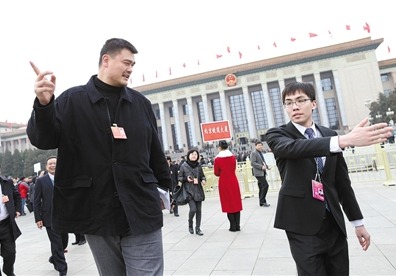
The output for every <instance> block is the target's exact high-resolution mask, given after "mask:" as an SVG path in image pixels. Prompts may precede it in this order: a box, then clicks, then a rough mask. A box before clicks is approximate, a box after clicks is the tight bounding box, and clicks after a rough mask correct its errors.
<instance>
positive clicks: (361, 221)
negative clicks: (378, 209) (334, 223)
mask: <svg viewBox="0 0 396 276" xmlns="http://www.w3.org/2000/svg"><path fill="white" fill-rule="evenodd" d="M350 223H351V224H352V226H353V227H354V228H356V227H359V226H362V225H364V219H358V220H352V221H350Z"/></svg>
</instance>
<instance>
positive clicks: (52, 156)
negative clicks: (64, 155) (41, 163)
mask: <svg viewBox="0 0 396 276" xmlns="http://www.w3.org/2000/svg"><path fill="white" fill-rule="evenodd" d="M52 158H55V159H58V157H56V156H55V155H51V156H48V157H47V159H46V160H45V163H47V162H48V160H50V159H52Z"/></svg>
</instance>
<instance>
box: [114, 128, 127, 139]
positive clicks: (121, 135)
mask: <svg viewBox="0 0 396 276" xmlns="http://www.w3.org/2000/svg"><path fill="white" fill-rule="evenodd" d="M111 132H113V137H114V139H127V136H126V134H125V131H124V128H122V127H119V126H117V125H114V126H112V127H111Z"/></svg>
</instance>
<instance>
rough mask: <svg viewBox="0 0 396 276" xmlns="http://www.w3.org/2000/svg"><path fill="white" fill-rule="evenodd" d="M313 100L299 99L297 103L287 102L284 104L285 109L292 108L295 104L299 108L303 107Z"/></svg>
mask: <svg viewBox="0 0 396 276" xmlns="http://www.w3.org/2000/svg"><path fill="white" fill-rule="evenodd" d="M310 100H311V99H298V100H297V101H294V102H293V101H285V102H284V103H283V106H284V107H285V108H292V107H293V105H294V104H296V105H297V106H298V107H300V106H303V105H304V104H305V102H306V101H310Z"/></svg>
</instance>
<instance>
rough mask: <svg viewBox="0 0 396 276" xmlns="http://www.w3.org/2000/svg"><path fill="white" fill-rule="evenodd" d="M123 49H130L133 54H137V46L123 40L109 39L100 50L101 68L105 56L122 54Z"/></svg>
mask: <svg viewBox="0 0 396 276" xmlns="http://www.w3.org/2000/svg"><path fill="white" fill-rule="evenodd" d="M123 49H128V50H129V51H131V52H132V53H133V54H137V53H138V51H137V50H136V48H135V46H133V45H132V43H130V42H129V41H127V40H125V39H122V38H110V39H108V40H107V41H106V42H105V44H104V45H103V47H102V50H100V57H99V66H100V65H101V64H102V57H103V55H104V54H108V55H114V54H117V53H119V52H121V51H122V50H123Z"/></svg>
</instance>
